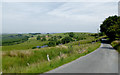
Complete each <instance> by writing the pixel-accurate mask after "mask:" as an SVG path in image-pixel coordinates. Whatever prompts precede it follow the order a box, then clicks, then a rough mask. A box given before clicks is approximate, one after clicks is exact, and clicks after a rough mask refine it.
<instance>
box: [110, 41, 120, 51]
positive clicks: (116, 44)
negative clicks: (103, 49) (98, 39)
mask: <svg viewBox="0 0 120 75" xmlns="http://www.w3.org/2000/svg"><path fill="white" fill-rule="evenodd" d="M111 45H112V46H113V48H115V49H116V50H117V51H118V52H119V53H120V41H118V40H116V41H113V42H112V43H111Z"/></svg>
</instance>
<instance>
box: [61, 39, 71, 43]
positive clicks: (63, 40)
mask: <svg viewBox="0 0 120 75" xmlns="http://www.w3.org/2000/svg"><path fill="white" fill-rule="evenodd" d="M70 41H72V38H71V37H65V38H63V39H62V40H61V42H62V43H63V44H65V43H69V42H70Z"/></svg>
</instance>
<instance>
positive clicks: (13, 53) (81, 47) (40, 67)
mask: <svg viewBox="0 0 120 75" xmlns="http://www.w3.org/2000/svg"><path fill="white" fill-rule="evenodd" d="M24 35H26V36H28V37H29V39H28V40H27V41H25V42H22V43H19V44H15V45H8V46H1V47H2V70H3V72H4V73H44V72H46V71H49V70H51V69H54V68H56V67H58V66H61V65H63V64H66V63H68V62H70V61H73V60H75V59H77V58H79V57H80V56H84V55H86V54H88V53H90V52H92V51H94V50H95V49H97V48H98V47H99V46H100V42H99V41H98V42H94V43H92V41H96V40H97V39H99V38H98V37H97V36H96V35H95V34H93V33H74V36H71V37H70V38H71V41H69V40H67V43H65V44H61V42H64V40H63V39H64V38H65V37H69V36H70V35H69V33H56V34H37V35H31V34H24ZM38 36H40V37H42V39H43V38H45V39H46V40H45V41H43V40H37V37H38ZM60 36H61V38H60ZM52 39H54V40H52ZM51 40H52V42H54V41H55V40H56V42H55V43H57V42H58V41H60V45H57V44H55V45H53V46H52V45H51V46H49V47H45V48H34V49H33V47H36V46H43V45H47V44H49V42H51ZM68 41H69V42H68ZM47 55H49V57H50V61H48V59H47Z"/></svg>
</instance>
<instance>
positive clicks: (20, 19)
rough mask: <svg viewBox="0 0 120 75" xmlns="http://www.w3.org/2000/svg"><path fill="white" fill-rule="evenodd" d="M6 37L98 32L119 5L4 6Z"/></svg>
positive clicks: (80, 3) (115, 13)
mask: <svg viewBox="0 0 120 75" xmlns="http://www.w3.org/2000/svg"><path fill="white" fill-rule="evenodd" d="M2 6H3V9H2V12H3V13H2V16H3V19H2V20H3V26H2V27H3V28H2V29H3V33H29V32H67V31H73V32H97V29H98V28H99V26H100V24H101V23H102V21H104V19H105V18H107V17H108V16H112V15H117V14H118V3H117V2H4V3H3V4H2Z"/></svg>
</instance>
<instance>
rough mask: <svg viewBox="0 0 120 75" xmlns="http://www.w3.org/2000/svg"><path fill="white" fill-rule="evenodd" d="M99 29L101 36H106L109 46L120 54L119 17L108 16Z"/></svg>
mask: <svg viewBox="0 0 120 75" xmlns="http://www.w3.org/2000/svg"><path fill="white" fill-rule="evenodd" d="M100 28H101V34H103V35H107V37H108V38H109V41H110V43H111V45H112V46H113V47H114V48H115V49H116V50H118V52H119V53H120V16H116V15H115V16H109V17H108V18H106V19H105V20H104V21H103V23H102V24H101V26H100Z"/></svg>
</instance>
